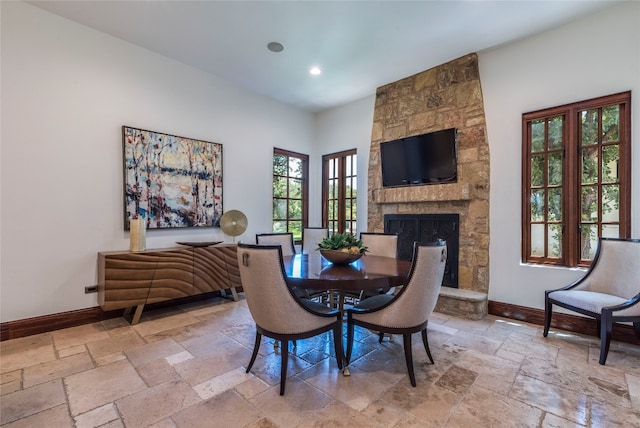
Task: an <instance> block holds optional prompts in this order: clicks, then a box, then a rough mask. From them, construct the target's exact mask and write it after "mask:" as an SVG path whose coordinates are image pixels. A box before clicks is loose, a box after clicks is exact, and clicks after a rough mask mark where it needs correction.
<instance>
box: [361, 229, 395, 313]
mask: <svg viewBox="0 0 640 428" xmlns="http://www.w3.org/2000/svg"><path fill="white" fill-rule="evenodd" d="M360 240H361V241H362V244H363V245H365V246H366V247H367V250H368V251H367V253H366V254H368V255H371V256H382V257H393V258H397V257H398V234H397V233H375V232H361V233H360ZM398 288H399V287H398ZM391 291H395V290H389V288H386V289H381V290H377V291H376V290H367V291H362V292H360V293H359V294H358V295H357V296H356V297H357V299H358V300H362V299H365V298H367V297H371V296H375V295H376V294H380V293H385V292H391Z"/></svg>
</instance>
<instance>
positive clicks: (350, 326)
mask: <svg viewBox="0 0 640 428" xmlns="http://www.w3.org/2000/svg"><path fill="white" fill-rule="evenodd" d="M351 351H353V324H352V323H350V322H347V356H346V358H345V361H346V363H347V365H349V362H350V361H351Z"/></svg>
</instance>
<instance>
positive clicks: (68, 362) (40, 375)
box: [23, 354, 94, 388]
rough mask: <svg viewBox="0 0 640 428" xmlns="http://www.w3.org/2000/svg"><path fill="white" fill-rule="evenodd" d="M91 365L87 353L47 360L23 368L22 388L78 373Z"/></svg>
mask: <svg viewBox="0 0 640 428" xmlns="http://www.w3.org/2000/svg"><path fill="white" fill-rule="evenodd" d="M93 367H94V365H93V361H91V358H90V357H89V355H87V354H76V355H71V356H70V357H64V358H60V359H57V360H51V361H47V362H46V363H40V364H38V365H36V366H31V367H27V368H26V369H24V374H23V385H24V388H29V387H31V386H33V385H37V384H40V383H45V382H48V381H50V380H53V379H59V378H62V377H65V376H68V375H71V374H74V373H79V372H82V371H85V370H88V369H92V368H93Z"/></svg>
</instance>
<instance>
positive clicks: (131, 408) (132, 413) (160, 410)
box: [116, 381, 200, 427]
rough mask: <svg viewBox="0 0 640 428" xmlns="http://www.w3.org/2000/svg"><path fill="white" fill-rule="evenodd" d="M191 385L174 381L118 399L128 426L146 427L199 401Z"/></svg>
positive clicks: (118, 404)
mask: <svg viewBox="0 0 640 428" xmlns="http://www.w3.org/2000/svg"><path fill="white" fill-rule="evenodd" d="M199 402H200V399H199V398H198V396H197V394H196V393H195V392H194V391H193V389H192V388H191V387H189V385H187V384H186V383H184V382H181V381H173V382H167V383H162V384H160V385H156V386H154V387H152V388H148V389H143V390H141V391H139V392H136V393H135V394H131V395H129V396H127V397H125V398H121V399H119V400H117V401H116V406H117V407H118V409H119V410H120V413H121V414H122V420H123V422H124V424H125V425H126V426H130V427H144V426H147V425H150V424H152V423H156V422H158V421H161V420H162V419H164V418H166V417H169V416H171V415H172V414H174V413H176V412H179V411H181V410H183V409H186V408H188V407H190V406H193V405H194V404H196V403H199Z"/></svg>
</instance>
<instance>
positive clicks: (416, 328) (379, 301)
mask: <svg viewBox="0 0 640 428" xmlns="http://www.w3.org/2000/svg"><path fill="white" fill-rule="evenodd" d="M446 260H447V246H446V243H445V242H444V241H442V240H440V241H438V242H430V243H425V244H419V243H414V249H413V262H412V266H411V271H410V272H409V280H408V281H407V284H406V285H405V286H404V287H402V289H401V290H400V291H399V292H398V294H396V295H392V294H380V295H377V296H373V297H369V298H367V299H364V300H363V301H361V302H360V303H358V304H357V305H356V306H354V307H353V308H351V309H347V355H346V361H347V364H349V361H350V360H351V353H352V350H353V339H354V327H355V326H356V325H358V326H361V327H364V328H368V329H371V330H375V331H378V332H379V335H380V341H382V338H383V335H384V333H391V334H402V337H403V342H404V355H405V362H406V364H407V371H408V372H409V380H410V381H411V385H412V386H416V378H415V375H414V372H413V355H412V353H411V334H412V333H417V332H421V333H422V343H423V344H424V349H425V351H426V352H427V356H428V357H429V360H430V361H431V363H432V364H433V358H432V356H431V351H430V350H429V341H428V339H427V324H428V322H429V317H430V316H431V314H432V313H433V309H434V308H435V306H436V301H437V299H438V294H439V292H440V287H441V286H442V277H443V276H444V266H445V263H446Z"/></svg>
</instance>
